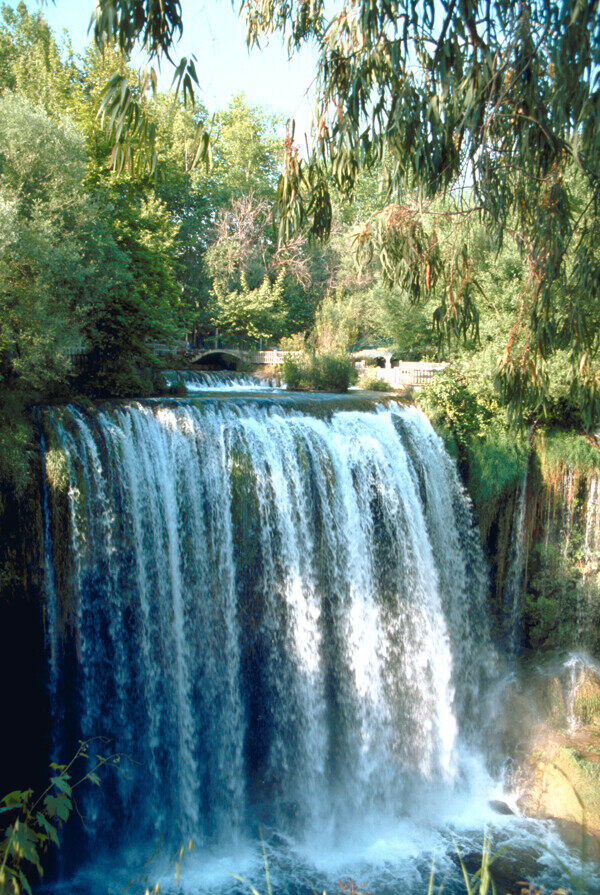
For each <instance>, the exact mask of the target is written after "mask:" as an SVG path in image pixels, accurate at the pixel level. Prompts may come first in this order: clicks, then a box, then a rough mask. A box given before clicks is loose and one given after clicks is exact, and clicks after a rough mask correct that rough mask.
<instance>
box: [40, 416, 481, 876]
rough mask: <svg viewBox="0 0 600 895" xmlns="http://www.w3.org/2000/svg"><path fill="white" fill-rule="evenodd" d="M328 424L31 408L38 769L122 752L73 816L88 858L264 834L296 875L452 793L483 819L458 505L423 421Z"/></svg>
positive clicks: (477, 605) (466, 564)
mask: <svg viewBox="0 0 600 895" xmlns="http://www.w3.org/2000/svg"><path fill="white" fill-rule="evenodd" d="M347 407H348V409H343V408H342V409H340V407H339V405H338V404H336V402H327V401H323V403H322V404H320V405H318V413H311V414H309V413H307V412H304V411H303V410H302V404H301V403H300V404H296V403H295V402H294V400H293V399H292V398H289V399H286V400H285V401H284V399H283V398H282V399H281V401H280V402H279V403H278V404H273V403H271V402H269V401H267V400H266V399H262V400H261V399H254V400H250V399H240V398H238V399H237V400H231V399H229V400H223V399H203V400H202V401H197V402H194V401H189V400H188V401H172V402H169V403H167V402H146V403H125V404H120V405H117V404H115V405H105V406H102V407H100V408H98V409H97V410H95V411H93V412H91V411H87V410H86V411H84V410H82V409H78V408H75V407H66V408H61V409H48V410H46V411H44V412H43V414H42V429H43V432H44V442H43V445H42V450H43V455H44V462H45V468H46V484H45V486H44V488H45V491H44V501H43V503H44V520H45V528H44V532H45V555H46V563H45V567H46V581H47V607H46V611H47V626H48V649H49V656H50V678H51V681H50V695H51V700H52V703H53V713H54V744H55V749H56V751H57V753H62V754H63V755H64V754H65V753H68V750H69V748H71V747H72V745H73V743H74V742H76V741H77V740H79V739H86V740H87V739H89V738H92V737H104V738H106V739H107V740H110V743H111V746H110V748H111V749H113V750H114V751H116V752H118V753H120V754H122V755H123V756H127V757H128V758H129V762H128V763H127V772H126V773H121V774H118V775H116V777H115V779H114V781H112V782H111V781H109V782H107V783H106V784H105V785H104V786H102V787H101V788H100V789H95V788H92V789H94V791H93V792H89V793H87V794H86V796H85V798H84V800H83V806H82V807H83V813H84V816H85V825H86V833H87V836H88V838H89V840H90V842H91V843H92V845H93V848H94V850H97V849H98V848H99V844H100V843H102V844H103V845H104V846H106V845H110V846H111V847H112V846H114V845H115V844H117V843H118V844H120V845H136V846H137V847H140V846H141V847H142V848H143V847H147V848H149V849H151V843H152V842H154V841H155V840H156V839H157V838H158V837H159V836H160V835H163V834H164V835H166V836H167V838H168V839H169V840H170V841H173V842H179V841H181V839H182V838H183V837H188V836H192V837H194V839H195V841H196V842H197V843H200V844H202V845H203V846H204V847H206V848H209V849H210V848H217V847H219V848H227V847H231V848H233V847H235V845H236V843H238V844H239V843H240V842H243V841H244V840H245V838H247V837H252V836H253V835H254V836H255V835H256V832H257V829H258V827H259V825H262V829H263V830H267V831H268V830H277V831H278V833H279V834H281V835H282V836H284V837H291V838H292V839H293V841H294V842H296V843H302V842H305V843H309V845H308V846H307V848H308V849H309V851H310V853H311V854H312V855H313V856H314V853H315V843H320V844H321V846H323V847H325V846H324V843H325V842H327V843H330V845H329V846H327V848H333V843H335V842H337V843H339V842H340V841H348V839H349V838H351V837H352V836H354V835H355V834H356V830H357V829H360V831H361V833H363V832H364V831H368V830H381V828H382V825H383V826H385V824H386V823H387V824H388V825H389V824H390V823H396V824H397V823H399V822H403V821H402V819H403V818H404V819H406V818H414V817H419V818H420V820H419V821H417V820H413V821H411V829H412V828H415V829H416V828H417V827H418V826H419V823H420V824H421V826H423V825H424V826H425V827H426V828H428V829H431V825H432V824H434V825H435V824H439V825H443V824H444V817H445V812H446V811H447V810H450V809H448V805H449V804H453V803H452V799H453V798H455V797H454V796H453V793H457V792H459V791H460V792H461V793H462V794H463V799H462V801H463V803H464V801H465V799H464V793H466V792H467V791H468V790H469V789H470V790H471V795H472V798H471V797H470V798H471V801H473V798H474V800H475V802H476V803H477V804H478V805H479V806H480V807H481V806H485V805H486V804H487V799H488V797H489V795H490V789H489V780H488V778H486V776H485V773H484V772H483V770H482V765H481V763H480V762H479V761H477V760H476V759H473V757H472V753H473V744H474V743H475V739H476V731H477V729H478V727H479V719H478V717H477V706H478V705H479V704H480V700H479V695H480V692H481V689H482V687H483V686H484V685H485V682H486V679H487V678H488V676H489V674H490V665H491V660H492V648H491V645H490V641H489V638H488V634H487V622H486V617H487V612H486V573H485V568H484V564H483V559H482V555H481V550H480V547H479V544H478V539H477V537H476V536H475V533H474V530H473V524H472V518H471V513H470V507H469V503H468V500H467V498H466V497H465V494H464V492H463V489H462V487H461V485H460V484H459V481H458V478H457V475H456V471H455V468H454V466H453V464H452V462H451V461H450V459H449V457H448V456H447V454H446V453H445V451H444V449H443V446H442V443H441V441H440V439H439V438H438V437H437V436H436V435H435V433H434V432H433V430H432V428H431V426H430V425H429V423H428V421H427V420H426V418H425V417H424V416H423V415H422V414H421V413H420V412H419V411H417V410H416V409H414V408H402V407H400V406H399V405H396V404H393V403H390V404H388V405H387V406H386V407H384V406H379V407H377V408H371V409H369V410H365V409H352V405H351V404H347ZM469 744H471V745H469ZM106 748H108V747H107V746H105V745H104V743H103V744H102V745H101V746H100V749H101V750H104V749H106ZM475 771H476V772H477V774H478V776H477V778H476V779H472V780H471V781H468V780H467V779H466V777H467V775H469V774H473V773H474V772H475ZM469 784H470V785H469ZM473 793H475V795H474V796H473ZM467 801H468V800H467ZM461 810H463V808H461ZM459 814H460V811H459ZM476 824H477V825H478V824H479V820H477V821H476ZM353 831H354V832H353ZM374 835H375V841H377V840H378V839H379V841H381V836H380V833H375V834H374ZM311 844H312V845H311ZM419 849H420V851H421V852H422V853H423V855H424V858H423V860H424V865H423V866H422V867H421V870H422V871H423V872H424V873H427V872H428V866H429V861H430V855H429V853H428V852H427V850H426V849H424V848H423V846H422V844H421V845H420V846H419ZM139 853H140V852H139V851H138V854H139ZM388 859H389V855H388V854H386V856H385V857H384V861H387V860H388ZM227 870H228V872H230V871H233V872H235V871H239V870H240V867H239V866H236V864H235V863H233V865H231V864H230V865H228V867H227ZM288 882H289V880H288ZM405 883H406V880H405ZM413 883H414V889H411V887H410V886H408V888H406V889H405V891H413V890H414V891H420V890H421V883H422V878H421V877H418V879H416V880H413ZM81 891H86V892H87V891H91V889H82V890H81ZM193 891H199V890H198V889H193Z"/></svg>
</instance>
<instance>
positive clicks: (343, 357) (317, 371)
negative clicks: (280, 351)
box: [283, 351, 357, 392]
mask: <svg viewBox="0 0 600 895" xmlns="http://www.w3.org/2000/svg"><path fill="white" fill-rule="evenodd" d="M283 377H284V379H285V381H286V382H287V385H288V388H291V389H295V390H316V391H325V392H346V391H348V389H349V387H350V386H351V385H353V384H354V383H355V382H356V379H357V373H356V369H355V367H354V363H353V362H352V359H351V358H350V357H348V355H347V354H340V353H334V352H326V351H323V352H321V353H319V354H305V355H301V356H300V357H291V356H288V357H286V359H285V361H284V364H283Z"/></svg>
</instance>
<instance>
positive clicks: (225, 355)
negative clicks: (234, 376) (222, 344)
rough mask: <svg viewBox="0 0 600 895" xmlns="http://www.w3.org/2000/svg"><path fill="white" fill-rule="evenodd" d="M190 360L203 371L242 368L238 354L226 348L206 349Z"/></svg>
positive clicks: (240, 357)
mask: <svg viewBox="0 0 600 895" xmlns="http://www.w3.org/2000/svg"><path fill="white" fill-rule="evenodd" d="M190 360H191V362H192V363H193V364H195V365H197V366H198V367H200V368H201V369H203V370H240V369H241V368H242V366H243V362H242V356H241V354H240V352H239V351H234V350H233V349H231V350H230V349H228V348H208V349H205V350H204V351H200V352H198V354H196V355H195V356H194V357H192V358H190Z"/></svg>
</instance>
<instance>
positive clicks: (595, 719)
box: [573, 668, 600, 728]
mask: <svg viewBox="0 0 600 895" xmlns="http://www.w3.org/2000/svg"><path fill="white" fill-rule="evenodd" d="M573 697H574V698H573V715H574V718H575V721H576V723H577V724H583V725H589V726H591V727H593V728H600V677H599V676H598V674H597V673H596V672H595V671H594V670H592V669H590V668H586V669H584V670H583V671H582V672H581V674H580V677H579V679H578V681H577V683H576V685H575V688H574V694H573Z"/></svg>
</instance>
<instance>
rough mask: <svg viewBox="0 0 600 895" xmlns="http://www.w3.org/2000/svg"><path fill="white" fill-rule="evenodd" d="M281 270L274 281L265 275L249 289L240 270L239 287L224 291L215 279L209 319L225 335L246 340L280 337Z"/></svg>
mask: <svg viewBox="0 0 600 895" xmlns="http://www.w3.org/2000/svg"><path fill="white" fill-rule="evenodd" d="M282 294H283V273H281V274H280V275H279V276H278V277H277V279H276V280H275V282H274V283H271V282H270V280H269V278H268V277H267V276H265V278H264V280H263V282H262V283H261V285H260V286H257V287H256V289H250V287H249V286H248V281H247V280H246V277H245V275H244V274H243V273H242V276H241V284H240V288H239V289H233V290H232V291H230V292H226V291H225V290H224V288H223V286H222V285H221V284H220V283H219V281H217V282H216V283H215V288H214V304H213V322H214V323H215V325H217V326H219V328H220V329H221V330H222V331H223V332H224V333H227V334H230V335H233V336H238V337H239V336H241V337H243V338H244V337H246V338H249V339H259V340H260V339H270V338H273V337H275V338H277V337H279V336H281V332H282V329H283V319H284V311H283V306H282Z"/></svg>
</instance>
